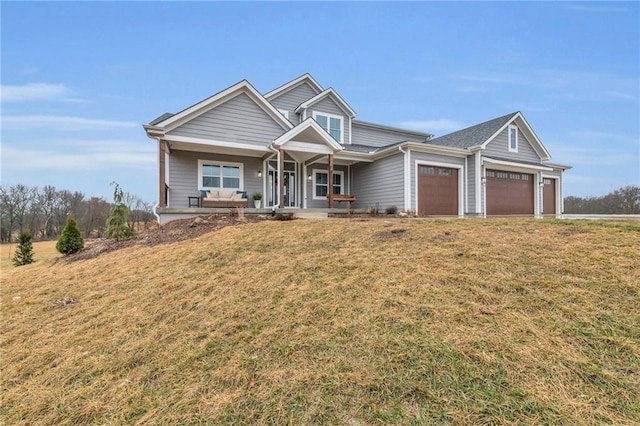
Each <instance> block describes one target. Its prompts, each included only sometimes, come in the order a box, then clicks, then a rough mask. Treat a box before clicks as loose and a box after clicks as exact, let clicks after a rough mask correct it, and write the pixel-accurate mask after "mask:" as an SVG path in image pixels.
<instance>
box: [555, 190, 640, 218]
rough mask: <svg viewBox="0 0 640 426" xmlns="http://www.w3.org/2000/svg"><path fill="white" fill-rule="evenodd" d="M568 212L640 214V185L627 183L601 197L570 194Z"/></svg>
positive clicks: (566, 204) (567, 202) (565, 205)
mask: <svg viewBox="0 0 640 426" xmlns="http://www.w3.org/2000/svg"><path fill="white" fill-rule="evenodd" d="M564 212H565V213H567V214H572V213H573V214H640V186H638V185H627V186H624V187H622V188H620V189H616V190H615V191H612V192H610V193H608V194H607V195H603V196H600V197H576V196H569V197H565V199H564Z"/></svg>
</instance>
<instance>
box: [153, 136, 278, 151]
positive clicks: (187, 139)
mask: <svg viewBox="0 0 640 426" xmlns="http://www.w3.org/2000/svg"><path fill="white" fill-rule="evenodd" d="M162 139H163V140H165V141H167V142H181V143H193V144H198V145H208V146H219V147H222V148H234V149H246V150H250V151H260V152H269V149H268V148H267V147H266V146H260V145H253V144H249V143H238V142H227V141H216V140H211V139H199V138H191V137H188V136H172V135H168V136H166V137H163V138H162Z"/></svg>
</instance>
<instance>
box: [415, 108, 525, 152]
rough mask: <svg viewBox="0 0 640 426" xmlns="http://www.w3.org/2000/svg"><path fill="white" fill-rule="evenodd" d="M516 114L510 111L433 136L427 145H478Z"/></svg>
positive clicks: (457, 146) (461, 146)
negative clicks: (464, 127) (454, 130)
mask: <svg viewBox="0 0 640 426" xmlns="http://www.w3.org/2000/svg"><path fill="white" fill-rule="evenodd" d="M516 114H518V113H516V112H512V113H511V114H507V115H503V116H502V117H498V118H494V119H493V120H489V121H485V122H484V123H480V124H476V125H475V126H471V127H467V128H466V129H462V130H458V131H456V132H453V133H449V134H448V135H444V136H440V137H437V138H433V139H431V140H430V141H428V142H427V143H428V144H429V145H439V146H451V147H454V148H472V147H475V146H480V145H482V144H484V143H485V142H487V141H488V140H489V139H490V138H491V137H492V136H493V135H495V134H497V133H499V131H500V130H501V129H502V128H503V127H505V126H506V125H507V124H508V123H509V122H511V119H512V118H513V117H515V115H516Z"/></svg>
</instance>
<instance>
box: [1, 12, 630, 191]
mask: <svg viewBox="0 0 640 426" xmlns="http://www.w3.org/2000/svg"><path fill="white" fill-rule="evenodd" d="M0 8H1V9H0V13H1V20H2V22H1V23H2V34H1V35H2V39H1V41H2V46H1V55H2V74H1V80H2V91H1V95H2V103H1V106H2V133H1V134H2V184H3V185H14V184H16V183H24V184H27V185H29V186H43V185H54V186H56V187H57V188H59V189H69V190H77V191H82V192H84V193H85V195H87V196H103V197H105V198H106V199H107V200H111V194H112V189H113V188H112V187H111V186H110V185H109V184H110V182H112V181H117V182H119V183H120V185H121V186H122V187H123V189H124V190H125V191H128V192H131V193H134V194H136V195H138V196H140V197H142V198H143V199H145V200H147V201H157V189H156V188H157V179H156V171H157V166H156V146H155V143H154V141H153V140H151V139H149V138H147V137H146V136H145V133H144V131H143V129H142V124H143V123H147V122H149V121H151V120H152V119H154V118H155V117H157V116H159V115H161V114H162V113H164V112H177V111H179V110H181V109H183V108H185V107H187V106H189V105H192V104H193V103H195V102H198V101H200V100H202V99H204V98H206V97H208V96H210V95H212V94H214V93H216V92H218V91H220V90H223V89H225V88H226V87H228V86H230V85H232V84H234V83H236V82H238V81H240V80H242V79H244V78H246V79H247V80H249V81H250V82H251V83H252V84H253V85H254V86H255V87H256V88H257V89H258V90H259V91H261V92H263V93H265V92H267V91H269V90H271V89H273V88H275V87H277V86H279V85H281V84H283V83H285V82H287V81H289V80H291V79H293V78H296V77H298V76H299V75H301V74H304V73H305V72H309V73H311V74H312V75H313V76H314V78H315V79H316V80H317V81H318V82H319V83H320V84H321V85H323V86H324V87H333V88H334V89H335V90H337V91H338V93H340V95H341V96H342V97H343V98H344V99H345V100H346V101H347V102H349V104H350V105H351V106H352V107H353V108H354V109H355V111H356V112H357V113H358V117H357V118H358V119H361V120H365V121H372V122H377V123H381V124H387V125H392V126H399V127H407V128H413V129H417V130H424V131H428V132H431V133H434V134H436V135H437V136H439V135H443V134H446V133H449V132H451V131H454V130H458V129H460V128H463V127H466V126H470V125H473V124H477V123H480V122H482V121H486V120H489V119H492V118H495V117H499V116H502V115H504V114H507V113H509V112H513V111H518V110H520V111H522V112H523V114H524V116H525V117H526V119H527V120H528V122H529V124H530V125H531V126H532V127H533V129H534V130H535V131H536V133H537V135H538V137H539V138H540V140H542V142H543V144H544V145H545V146H546V147H547V149H548V150H549V151H550V153H551V155H552V156H553V159H552V161H553V162H555V163H561V164H568V165H572V166H573V169H572V170H570V171H569V172H568V173H567V174H566V180H565V195H578V196H588V195H604V194H606V193H608V192H610V191H612V190H614V189H617V188H619V187H621V186H624V185H630V184H635V185H638V184H640V152H639V151H640V129H639V126H640V125H639V122H640V108H639V103H640V82H639V74H640V72H639V66H640V65H639V64H640V46H639V43H640V42H639V40H640V33H639V22H640V8H639V3H638V2H515V3H498V2H460V3H453V2H409V3H398V2H393V3H386V2H338V3H315V2H306V3H296V2H291V3H277V2H273V3H271V2H270V3H254V2H243V3H217V2H198V3H191V2H189V3H184V2H183V3H174V2H172V3H159V2H126V3H121V2H99V3H94V2H90V3H69V2H56V3H50V2H47V3H31V2H2V3H1V4H0Z"/></svg>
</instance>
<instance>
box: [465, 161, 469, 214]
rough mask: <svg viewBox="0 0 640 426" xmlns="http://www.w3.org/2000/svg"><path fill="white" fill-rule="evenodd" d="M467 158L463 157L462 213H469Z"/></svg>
mask: <svg viewBox="0 0 640 426" xmlns="http://www.w3.org/2000/svg"><path fill="white" fill-rule="evenodd" d="M468 159H469V157H464V213H465V214H466V213H467V212H468V211H469V176H468V174H469V161H468Z"/></svg>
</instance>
